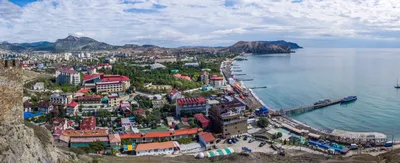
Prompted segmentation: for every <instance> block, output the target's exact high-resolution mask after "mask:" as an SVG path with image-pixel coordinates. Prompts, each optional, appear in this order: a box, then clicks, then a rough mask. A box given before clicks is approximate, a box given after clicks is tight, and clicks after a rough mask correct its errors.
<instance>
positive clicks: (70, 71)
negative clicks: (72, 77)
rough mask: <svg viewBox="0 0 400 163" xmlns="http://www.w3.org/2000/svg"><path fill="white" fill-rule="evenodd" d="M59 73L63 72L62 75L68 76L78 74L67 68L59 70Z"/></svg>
mask: <svg viewBox="0 0 400 163" xmlns="http://www.w3.org/2000/svg"><path fill="white" fill-rule="evenodd" d="M59 71H60V72H63V73H68V74H77V73H78V72H76V71H75V70H74V69H69V68H65V69H61V70H59Z"/></svg>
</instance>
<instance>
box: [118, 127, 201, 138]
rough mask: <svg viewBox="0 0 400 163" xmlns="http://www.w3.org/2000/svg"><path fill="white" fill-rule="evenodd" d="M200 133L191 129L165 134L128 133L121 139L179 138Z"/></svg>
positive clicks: (195, 129)
mask: <svg viewBox="0 0 400 163" xmlns="http://www.w3.org/2000/svg"><path fill="white" fill-rule="evenodd" d="M197 132H198V128H191V129H182V130H175V131H172V132H171V131H164V132H148V133H136V134H135V133H127V134H122V135H120V137H121V139H129V138H160V137H168V136H178V135H189V134H196V133H197Z"/></svg>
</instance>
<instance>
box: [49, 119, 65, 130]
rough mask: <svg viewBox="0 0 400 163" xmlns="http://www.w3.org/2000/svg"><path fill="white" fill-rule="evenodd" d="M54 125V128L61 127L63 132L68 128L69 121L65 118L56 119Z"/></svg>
mask: <svg viewBox="0 0 400 163" xmlns="http://www.w3.org/2000/svg"><path fill="white" fill-rule="evenodd" d="M52 124H53V127H55V126H59V127H61V129H62V130H64V129H66V128H67V120H66V119H65V118H59V117H57V118H54V119H53V122H52Z"/></svg>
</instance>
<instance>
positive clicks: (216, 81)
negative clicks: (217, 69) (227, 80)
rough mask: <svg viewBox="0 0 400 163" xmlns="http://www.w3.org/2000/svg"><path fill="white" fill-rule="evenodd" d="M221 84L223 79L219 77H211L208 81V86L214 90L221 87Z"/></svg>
mask: <svg viewBox="0 0 400 163" xmlns="http://www.w3.org/2000/svg"><path fill="white" fill-rule="evenodd" d="M223 82H224V78H223V77H219V76H217V75H213V76H212V77H211V79H210V85H211V86H213V87H215V88H219V87H221V86H223Z"/></svg>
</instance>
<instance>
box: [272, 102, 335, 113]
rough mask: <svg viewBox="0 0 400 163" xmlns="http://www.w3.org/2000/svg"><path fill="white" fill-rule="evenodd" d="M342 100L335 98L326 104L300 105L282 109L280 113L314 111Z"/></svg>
mask: <svg viewBox="0 0 400 163" xmlns="http://www.w3.org/2000/svg"><path fill="white" fill-rule="evenodd" d="M340 101H342V99H339V100H334V101H331V102H329V103H325V104H319V105H311V106H302V107H298V108H292V109H289V110H280V111H279V114H280V115H289V116H290V115H297V114H301V113H305V112H309V111H312V110H316V109H320V108H323V107H327V106H331V105H335V104H339V103H340Z"/></svg>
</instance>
